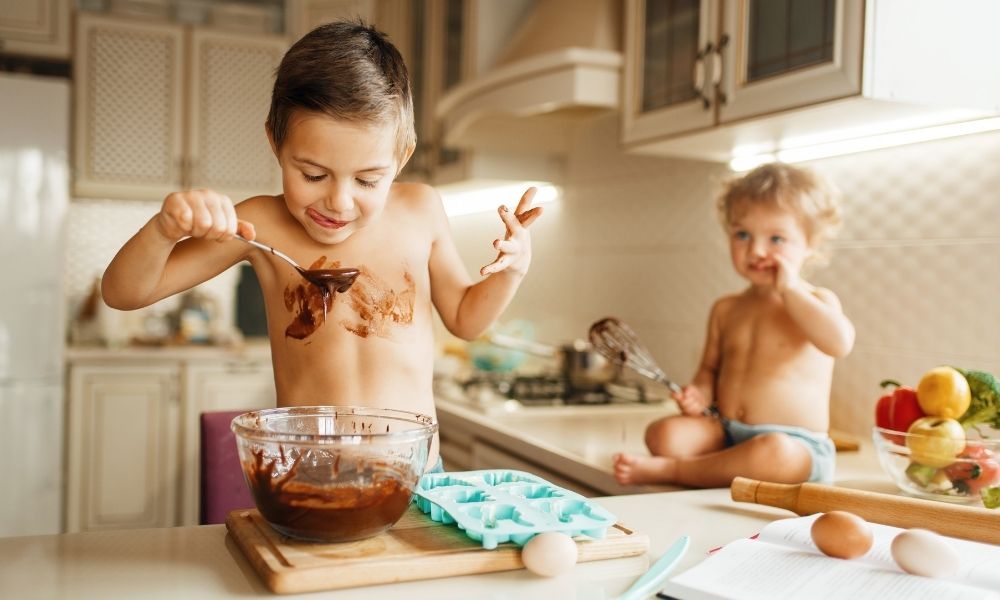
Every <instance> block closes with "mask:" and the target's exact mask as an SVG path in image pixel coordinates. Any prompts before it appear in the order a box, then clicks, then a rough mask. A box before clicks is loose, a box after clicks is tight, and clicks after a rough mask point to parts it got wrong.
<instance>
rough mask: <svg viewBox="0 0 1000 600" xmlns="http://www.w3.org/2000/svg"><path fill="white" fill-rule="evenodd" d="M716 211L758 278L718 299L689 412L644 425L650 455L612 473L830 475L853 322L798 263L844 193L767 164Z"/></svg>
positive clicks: (680, 477)
mask: <svg viewBox="0 0 1000 600" xmlns="http://www.w3.org/2000/svg"><path fill="white" fill-rule="evenodd" d="M718 208H719V214H720V218H721V219H722V222H723V225H724V228H725V230H726V232H727V234H728V237H729V248H730V256H731V259H732V263H733V268H734V269H735V270H736V272H737V273H738V274H739V275H740V276H741V277H742V278H744V279H746V280H747V281H748V282H749V284H750V285H749V286H748V287H747V288H746V289H744V290H743V291H742V292H740V293H738V294H733V295H729V296H724V297H722V298H720V299H719V300H717V301H716V302H715V304H714V305H713V306H712V310H711V314H710V316H709V322H708V334H707V339H706V342H705V349H704V353H703V355H702V359H701V364H700V365H699V367H698V371H697V372H696V373H695V375H694V378H693V379H692V380H691V383H690V384H689V385H687V386H685V387H684V388H683V390H682V392H681V393H678V394H674V398H675V399H676V400H677V403H678V405H679V406H680V409H681V414H680V415H677V416H672V417H666V418H663V419H660V420H658V421H655V422H653V423H652V424H650V425H649V427H648V428H647V429H646V446H647V447H648V448H649V450H650V452H651V454H652V456H636V455H631V454H618V455H616V456H615V478H616V479H617V480H618V481H619V482H620V483H623V484H634V483H667V482H672V483H679V484H682V485H687V486H692V487H722V486H728V485H729V484H730V483H731V482H732V480H733V478H734V477H737V476H743V477H751V478H754V479H761V480H765V481H776V482H786V483H797V482H803V481H824V482H829V481H831V480H832V477H833V468H834V447H833V442H832V441H831V440H830V438H829V436H828V434H827V431H828V429H829V402H830V385H831V380H832V376H833V364H834V359H835V358H840V357H843V356H846V355H847V354H848V352H850V350H851V348H852V346H853V345H854V327H853V325H852V324H851V322H850V321H849V320H848V318H847V317H846V316H845V315H844V314H843V311H842V310H841V306H840V301H839V300H838V299H837V296H836V295H835V294H834V293H833V292H831V291H830V290H828V289H824V288H819V287H816V286H813V285H811V284H809V283H808V282H807V281H806V280H804V279H802V277H801V276H800V274H799V272H800V269H801V268H802V266H803V264H804V263H805V262H806V261H807V259H810V258H811V257H813V256H814V254H815V253H816V250H817V248H818V247H819V245H820V244H821V242H823V241H824V240H825V239H827V238H828V237H829V236H830V235H831V234H832V232H833V230H834V229H835V227H836V226H837V225H838V224H839V221H840V211H839V207H838V204H837V202H836V197H835V195H834V194H833V193H832V190H830V188H829V187H828V186H827V185H826V184H825V183H824V182H823V181H822V180H821V179H819V178H818V177H817V176H816V175H814V174H813V173H811V172H810V171H807V170H805V169H801V168H796V167H792V166H789V165H783V164H769V165H764V166H761V167H758V168H757V169H755V170H753V171H751V172H750V173H748V174H746V175H745V176H743V177H741V178H738V179H735V180H733V181H731V182H730V183H729V184H728V186H727V187H726V189H725V190H724V191H723V193H722V195H721V196H720V198H719V202H718Z"/></svg>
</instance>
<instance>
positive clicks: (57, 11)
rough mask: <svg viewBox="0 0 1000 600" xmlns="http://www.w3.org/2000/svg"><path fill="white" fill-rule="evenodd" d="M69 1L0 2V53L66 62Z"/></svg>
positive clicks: (13, 0)
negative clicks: (64, 60) (63, 60)
mask: <svg viewBox="0 0 1000 600" xmlns="http://www.w3.org/2000/svg"><path fill="white" fill-rule="evenodd" d="M72 10H73V3H72V0H0V52H2V53H4V54H21V55H27V56H38V57H43V58H53V59H68V58H69V45H70V44H69V22H70V13H71V12H72Z"/></svg>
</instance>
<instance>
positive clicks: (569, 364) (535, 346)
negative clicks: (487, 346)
mask: <svg viewBox="0 0 1000 600" xmlns="http://www.w3.org/2000/svg"><path fill="white" fill-rule="evenodd" d="M489 340H490V342H491V343H493V344H496V345H498V346H502V347H504V348H511V349H513V350H523V351H524V352H528V353H530V354H535V355H537V356H545V357H549V358H554V359H555V360H556V362H557V363H558V369H559V372H560V373H561V374H562V376H563V377H564V378H565V379H566V382H567V383H568V384H569V387H570V388H571V389H573V390H576V391H582V392H592V391H595V390H600V389H602V388H603V387H604V384H605V383H608V382H610V381H614V380H616V379H618V376H619V375H620V374H621V366H619V365H616V364H614V363H612V362H610V361H609V360H608V359H606V358H604V356H602V355H601V354H600V353H599V352H598V351H597V350H594V348H593V346H591V345H590V343H588V342H585V341H583V340H576V341H575V342H573V343H572V344H562V345H560V346H550V345H548V344H540V343H538V342H533V341H530V340H522V339H520V338H515V337H511V336H508V335H503V334H500V333H494V334H492V335H490V337H489Z"/></svg>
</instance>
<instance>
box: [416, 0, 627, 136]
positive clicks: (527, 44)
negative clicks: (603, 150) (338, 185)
mask: <svg viewBox="0 0 1000 600" xmlns="http://www.w3.org/2000/svg"><path fill="white" fill-rule="evenodd" d="M498 4H500V3H497V4H493V3H481V4H480V7H481V8H480V9H479V10H480V12H481V14H480V15H479V16H478V17H479V18H478V20H479V22H480V23H482V24H483V25H481V26H488V23H489V21H490V19H489V15H487V14H482V11H484V10H485V7H486V6H493V7H496V6H497V5H498ZM506 40H508V41H507V43H506V44H505V45H504V46H503V47H502V48H500V49H499V50H498V51H495V52H494V54H495V55H496V56H497V57H498V58H497V59H496V60H495V61H494V62H493V64H492V65H491V66H489V67H487V68H482V69H481V71H482V72H481V73H480V74H479V75H477V76H475V77H473V78H472V79H470V80H466V81H464V82H462V83H460V84H458V85H456V86H455V87H453V88H452V89H450V90H449V91H448V92H447V93H446V94H445V95H443V96H442V97H441V99H440V101H439V102H438V104H437V106H436V109H435V112H436V116H437V118H438V119H439V122H440V124H441V127H442V133H443V142H444V145H445V146H448V147H452V148H459V149H477V150H490V151H498V152H525V151H529V152H534V153H538V154H549V155H552V154H565V153H566V152H567V151H568V149H569V144H570V139H571V138H570V134H571V132H572V129H573V127H574V126H575V125H576V124H577V123H578V122H579V121H580V120H581V119H582V118H587V117H591V116H594V115H596V114H599V113H602V112H605V111H608V110H615V109H617V108H618V106H619V96H620V87H621V84H620V79H621V71H622V54H621V46H622V44H621V2H620V0H538V1H537V2H535V3H534V5H533V6H532V7H531V10H530V12H528V13H527V16H526V17H525V18H524V19H522V20H521V22H520V23H519V24H518V26H517V28H516V29H515V31H514V34H513V35H511V36H507V38H506Z"/></svg>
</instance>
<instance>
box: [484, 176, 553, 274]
mask: <svg viewBox="0 0 1000 600" xmlns="http://www.w3.org/2000/svg"><path fill="white" fill-rule="evenodd" d="M537 191H538V189H537V188H533V187H532V188H528V190H527V191H526V192H524V195H523V196H521V201H520V202H518V203H517V208H516V209H515V210H514V212H513V213H511V212H510V210H509V209H508V208H507V207H506V206H501V207H500V219H501V220H502V221H503V223H504V225H505V226H506V227H507V233H506V235H505V236H504V239H502V240H499V239H498V240H493V247H494V248H496V249H497V250H499V251H500V253H499V254H497V257H496V259H495V260H494V261H493V262H491V263H490V264H488V265H486V266H485V267H483V268H482V269H479V274H480V275H482V276H484V277H485V276H486V275H492V274H493V273H499V272H500V271H504V270H509V271H512V272H514V273H518V274H520V275H524V274H525V273H527V271H528V265H529V264H530V263H531V235H530V234H529V233H528V226H530V225H531V224H532V223H534V222H535V219H537V218H538V217H539V216H541V214H542V207H541V206H536V207H535V208H531V201H532V199H534V197H535V192H537Z"/></svg>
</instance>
